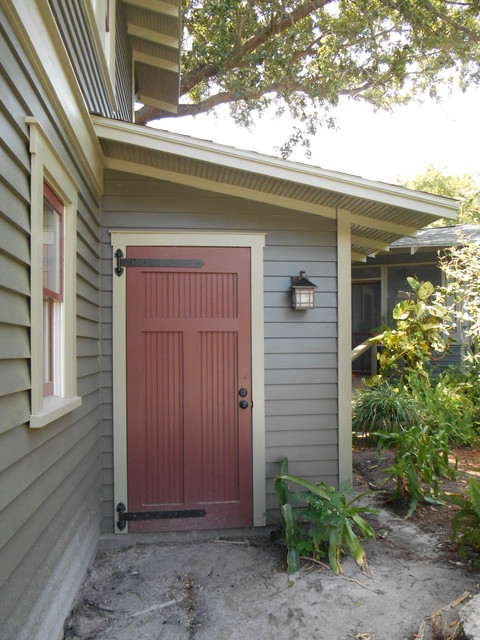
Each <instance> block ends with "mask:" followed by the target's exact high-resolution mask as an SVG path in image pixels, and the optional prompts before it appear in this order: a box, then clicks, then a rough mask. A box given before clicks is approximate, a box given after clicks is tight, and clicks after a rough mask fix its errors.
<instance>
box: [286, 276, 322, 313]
mask: <svg viewBox="0 0 480 640" xmlns="http://www.w3.org/2000/svg"><path fill="white" fill-rule="evenodd" d="M306 275H307V274H306V273H305V271H300V275H299V276H294V277H292V279H291V280H292V284H291V286H290V291H291V292H292V307H293V308H294V309H313V307H314V306H315V304H314V295H313V294H314V292H315V289H316V288H317V285H316V284H313V282H310V280H308V279H307V277H306Z"/></svg>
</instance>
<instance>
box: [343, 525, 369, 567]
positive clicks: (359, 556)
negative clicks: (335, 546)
mask: <svg viewBox="0 0 480 640" xmlns="http://www.w3.org/2000/svg"><path fill="white" fill-rule="evenodd" d="M343 534H344V536H345V542H346V543H347V547H348V550H349V551H350V553H351V554H352V556H353V558H354V560H355V562H356V563H357V564H358V566H359V567H360V569H361V570H362V571H363V572H364V573H369V570H368V563H367V555H366V553H365V550H364V548H363V547H362V545H361V543H360V540H359V539H358V536H357V535H356V534H355V533H354V532H353V530H352V527H351V526H350V523H349V522H348V521H347V522H345V525H344V529H343Z"/></svg>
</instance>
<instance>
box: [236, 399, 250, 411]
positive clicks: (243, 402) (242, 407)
mask: <svg viewBox="0 0 480 640" xmlns="http://www.w3.org/2000/svg"><path fill="white" fill-rule="evenodd" d="M238 404H239V407H240V409H246V408H247V407H248V402H247V401H246V400H240V402H239V403H238Z"/></svg>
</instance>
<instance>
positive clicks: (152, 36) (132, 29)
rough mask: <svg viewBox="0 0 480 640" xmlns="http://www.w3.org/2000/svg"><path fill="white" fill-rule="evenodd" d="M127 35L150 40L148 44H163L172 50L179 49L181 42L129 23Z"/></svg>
mask: <svg viewBox="0 0 480 640" xmlns="http://www.w3.org/2000/svg"><path fill="white" fill-rule="evenodd" d="M127 33H128V35H129V36H132V37H134V38H140V40H148V42H155V43H156V44H162V45H163V46H165V47H170V48H171V49H179V48H180V42H179V39H178V38H172V36H166V35H165V34H164V33H159V32H158V31H152V29H145V28H144V27H139V26H138V25H136V24H132V23H131V22H129V23H128V24H127Z"/></svg>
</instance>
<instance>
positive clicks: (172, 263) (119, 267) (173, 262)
mask: <svg viewBox="0 0 480 640" xmlns="http://www.w3.org/2000/svg"><path fill="white" fill-rule="evenodd" d="M115 259H116V267H115V273H116V274H117V276H121V275H122V273H123V270H124V268H125V267H164V268H165V267H166V268H169V269H175V268H177V269H182V268H183V269H185V268H187V269H201V268H202V267H203V260H182V259H170V258H169V259H165V258H125V257H124V256H123V251H122V250H121V249H117V250H116V251H115Z"/></svg>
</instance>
